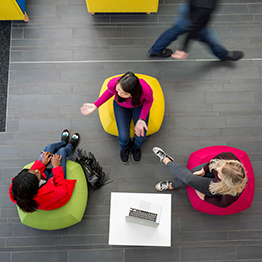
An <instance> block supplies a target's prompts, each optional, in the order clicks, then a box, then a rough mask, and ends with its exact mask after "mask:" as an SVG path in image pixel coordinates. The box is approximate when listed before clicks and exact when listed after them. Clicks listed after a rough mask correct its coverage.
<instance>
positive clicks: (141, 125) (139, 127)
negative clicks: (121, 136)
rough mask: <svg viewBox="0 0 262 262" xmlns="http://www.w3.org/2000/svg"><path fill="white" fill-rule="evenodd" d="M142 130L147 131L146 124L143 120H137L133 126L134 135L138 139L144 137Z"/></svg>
mask: <svg viewBox="0 0 262 262" xmlns="http://www.w3.org/2000/svg"><path fill="white" fill-rule="evenodd" d="M144 129H145V130H147V125H146V122H145V121H144V120H141V119H138V121H137V122H136V125H135V134H136V135H137V136H138V137H140V136H144V135H145V132H144Z"/></svg>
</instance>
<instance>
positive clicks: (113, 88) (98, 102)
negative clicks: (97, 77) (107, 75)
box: [94, 77, 120, 108]
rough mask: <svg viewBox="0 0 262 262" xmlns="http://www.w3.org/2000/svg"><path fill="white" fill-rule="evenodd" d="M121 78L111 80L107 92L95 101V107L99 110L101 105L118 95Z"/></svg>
mask: <svg viewBox="0 0 262 262" xmlns="http://www.w3.org/2000/svg"><path fill="white" fill-rule="evenodd" d="M119 78H120V77H115V78H113V79H111V80H110V81H109V82H108V84H107V89H106V91H105V92H104V93H103V94H102V95H101V96H100V97H99V98H98V99H97V100H96V101H95V103H94V105H95V106H96V107H97V108H99V107H100V106H101V105H103V104H104V103H105V102H106V101H107V100H108V99H110V98H111V97H112V96H113V95H115V94H116V84H117V80H118V79H119Z"/></svg>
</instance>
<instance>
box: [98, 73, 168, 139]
mask: <svg viewBox="0 0 262 262" xmlns="http://www.w3.org/2000/svg"><path fill="white" fill-rule="evenodd" d="M135 75H136V76H137V77H138V78H142V79H144V80H145V81H146V82H147V83H148V84H149V85H150V87H151V88H152V90H153V97H154V102H153V104H152V107H151V109H150V113H149V121H148V131H147V136H149V135H152V134H154V133H156V132H157V131H158V130H159V129H160V127H161V125H162V122H163V119H164V114H165V98H164V94H163V91H162V88H161V86H160V84H159V82H158V81H157V80H156V78H154V77H152V76H148V75H142V74H135ZM118 76H122V74H121V75H115V76H111V77H109V78H107V79H106V80H105V81H104V83H103V85H102V88H101V90H100V94H99V97H100V96H101V95H102V94H103V93H104V92H105V90H106V89H107V84H108V82H109V81H110V80H111V79H112V78H115V77H118ZM114 99H115V96H113V97H111V98H110V99H109V100H108V101H107V102H105V103H104V104H103V105H101V106H100V107H99V108H98V112H99V118H100V121H101V124H102V126H103V128H104V130H105V131H106V132H107V133H108V134H111V135H114V136H118V130H117V125H116V120H115V114H114V108H113V100H114ZM134 136H135V132H134V122H133V119H132V120H131V124H130V137H132V138H133V137H134Z"/></svg>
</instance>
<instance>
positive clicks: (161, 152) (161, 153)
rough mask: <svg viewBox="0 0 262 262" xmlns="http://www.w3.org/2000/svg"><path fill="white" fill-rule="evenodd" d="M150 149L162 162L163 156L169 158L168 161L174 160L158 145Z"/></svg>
mask: <svg viewBox="0 0 262 262" xmlns="http://www.w3.org/2000/svg"><path fill="white" fill-rule="evenodd" d="M152 151H153V152H154V154H155V155H156V156H158V157H159V158H160V162H163V159H164V158H165V157H167V158H169V159H170V161H172V162H175V160H174V158H173V157H171V156H169V155H168V154H166V153H165V151H164V150H163V149H161V148H160V147H154V148H153V149H152Z"/></svg>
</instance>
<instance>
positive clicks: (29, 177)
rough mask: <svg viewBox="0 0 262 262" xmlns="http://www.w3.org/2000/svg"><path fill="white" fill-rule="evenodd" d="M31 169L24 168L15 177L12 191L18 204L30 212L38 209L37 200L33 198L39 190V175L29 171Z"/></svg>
mask: <svg viewBox="0 0 262 262" xmlns="http://www.w3.org/2000/svg"><path fill="white" fill-rule="evenodd" d="M28 170H29V169H23V170H22V171H21V172H19V173H18V175H17V176H16V177H14V179H13V186H12V193H13V196H14V200H15V201H16V202H17V205H18V206H19V207H20V208H21V209H22V210H23V211H24V212H28V213H32V212H35V211H36V210H37V206H36V202H35V201H34V200H33V198H34V196H35V195H36V194H37V192H38V187H39V181H38V179H37V177H36V176H35V175H34V174H32V173H29V172H28Z"/></svg>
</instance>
